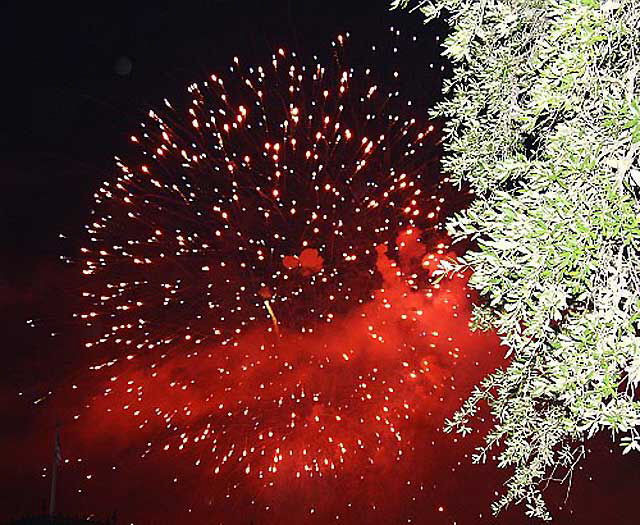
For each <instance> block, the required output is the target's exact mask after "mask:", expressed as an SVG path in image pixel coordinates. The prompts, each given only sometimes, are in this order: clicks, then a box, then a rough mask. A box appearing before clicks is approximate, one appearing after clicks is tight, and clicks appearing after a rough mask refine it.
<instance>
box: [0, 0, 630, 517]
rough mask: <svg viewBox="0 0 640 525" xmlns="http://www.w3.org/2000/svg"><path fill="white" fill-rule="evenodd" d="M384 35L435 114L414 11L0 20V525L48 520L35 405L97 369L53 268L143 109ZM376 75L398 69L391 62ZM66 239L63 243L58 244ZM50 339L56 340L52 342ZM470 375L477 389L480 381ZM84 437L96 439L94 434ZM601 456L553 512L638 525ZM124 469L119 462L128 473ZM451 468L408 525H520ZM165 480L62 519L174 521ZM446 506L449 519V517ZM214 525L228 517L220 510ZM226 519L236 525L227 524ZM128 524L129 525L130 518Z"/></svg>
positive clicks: (626, 474) (100, 8) (47, 437)
mask: <svg viewBox="0 0 640 525" xmlns="http://www.w3.org/2000/svg"><path fill="white" fill-rule="evenodd" d="M389 25H397V26H399V27H401V28H402V30H403V31H404V32H408V33H417V34H419V35H424V36H425V38H424V42H425V43H424V44H423V45H421V46H419V47H418V48H417V49H414V51H413V52H411V53H405V54H402V61H403V62H402V64H400V66H401V67H402V68H403V70H406V71H407V72H408V77H405V78H409V79H411V78H412V75H411V70H412V68H416V70H422V71H424V70H425V69H426V68H427V67H429V65H430V64H434V67H433V69H431V71H433V72H434V73H433V74H431V76H430V77H427V81H426V82H425V81H424V79H423V77H424V76H420V75H417V74H416V75H415V78H416V79H419V80H417V81H416V82H413V83H411V82H408V84H407V86H406V89H407V91H408V92H409V93H410V94H411V96H412V97H416V99H417V100H419V101H420V100H421V101H422V102H423V103H424V104H425V105H426V104H429V103H432V102H433V101H434V100H435V98H436V97H437V95H438V91H439V86H440V82H441V75H442V74H443V73H441V71H440V69H441V68H440V66H441V64H443V62H442V60H441V59H440V58H439V57H438V54H439V49H438V47H437V45H436V42H435V36H436V35H438V34H443V33H442V30H443V27H442V26H441V25H440V26H438V25H430V26H428V27H424V26H423V25H422V23H421V22H420V20H419V19H418V18H416V17H415V16H411V15H408V14H406V13H397V12H396V13H391V14H390V13H388V11H387V3H386V2H380V1H377V0H376V1H367V2H359V1H357V2H356V1H346V0H342V1H334V0H325V1H322V2H311V1H298V2H295V1H291V0H290V1H288V2H287V1H278V0H273V1H254V0H245V1H237V2H236V1H213V0H211V1H199V2H172V3H169V4H168V5H166V6H163V5H161V4H160V3H158V2H148V3H146V5H145V3H143V2H130V3H128V4H125V5H123V6H121V7H119V6H117V5H115V3H111V2H103V3H91V2H86V3H84V4H81V5H80V7H78V6H73V8H72V7H71V6H67V5H65V4H64V3H52V2H42V3H28V2H9V4H8V5H4V6H3V7H2V8H0V41H1V42H2V50H3V61H2V62H3V70H4V74H3V81H2V88H1V89H2V91H3V98H2V100H3V102H4V104H3V111H2V126H0V228H1V230H0V231H1V232H2V239H3V242H2V245H1V248H0V293H1V294H2V297H0V309H2V310H3V312H4V313H3V319H4V323H3V325H4V326H5V328H4V329H3V332H4V333H5V343H4V344H2V345H0V352H2V359H3V373H2V376H1V377H0V418H1V420H2V421H3V424H2V428H3V430H2V437H1V438H0V445H1V448H0V449H1V450H2V454H3V456H4V458H3V459H0V480H1V481H0V520H2V519H3V518H4V517H10V516H17V515H20V514H22V513H28V512H38V511H40V510H41V508H42V502H43V501H46V499H47V495H46V493H47V483H48V480H47V478H46V477H45V478H43V477H42V476H41V472H42V467H43V465H47V464H48V462H49V457H50V444H51V440H52V435H53V424H54V420H55V416H54V415H53V414H52V413H51V411H50V410H49V409H48V408H47V407H46V406H45V407H44V408H42V406H38V407H34V405H33V400H34V399H36V398H38V397H39V396H41V395H45V394H47V392H48V391H49V390H50V389H53V388H54V387H55V385H59V384H60V383H61V382H62V381H68V382H73V381H76V380H78V381H82V379H78V377H79V376H80V377H82V375H83V372H82V370H85V369H86V365H87V362H85V360H86V358H85V357H82V356H80V354H79V353H78V349H77V348H78V346H79V345H80V341H79V339H78V337H77V336H76V335H75V334H74V331H75V327H74V325H73V323H71V322H69V321H67V319H68V314H69V312H71V311H73V308H74V304H75V300H76V299H75V297H76V295H77V292H78V290H79V288H78V285H77V283H76V281H75V278H74V277H73V275H72V274H74V272H75V269H74V268H70V267H69V265H62V264H60V263H59V256H60V255H63V254H64V255H69V254H71V255H73V254H74V253H75V252H76V251H77V249H78V242H77V240H76V239H78V238H79V237H80V234H81V231H82V227H83V224H84V222H85V221H86V220H87V217H88V210H89V209H90V207H91V203H92V199H91V195H92V194H93V192H94V190H95V189H96V187H97V186H98V184H99V183H100V182H101V181H102V180H103V179H105V178H108V177H109V176H110V175H112V174H113V156H114V154H116V153H119V152H123V151H125V152H126V151H127V148H128V147H129V144H128V137H129V136H130V134H131V132H132V130H134V129H136V126H137V125H138V123H139V122H140V120H141V118H142V117H143V116H144V114H145V113H146V111H147V110H148V109H149V108H152V107H158V106H160V105H161V103H162V99H163V97H165V96H171V97H172V100H176V101H180V100H181V99H180V97H181V93H182V94H184V93H185V89H184V88H185V86H186V85H187V84H188V83H190V82H193V81H197V80H200V79H202V78H204V77H206V76H207V75H209V74H210V73H211V72H215V71H222V70H225V69H226V68H227V67H228V66H229V65H230V64H231V61H232V58H233V56H236V55H237V56H239V57H240V58H241V59H242V60H243V61H244V62H248V63H256V64H260V63H264V62H267V61H268V60H269V57H270V56H271V54H272V53H273V52H274V51H275V50H276V49H277V48H278V47H280V46H284V47H287V48H289V49H295V50H297V52H298V53H299V54H300V55H301V56H306V57H310V56H311V55H313V54H316V53H317V54H318V55H325V56H326V55H327V53H328V49H329V45H328V43H329V41H330V40H331V39H333V38H334V37H335V36H336V35H337V34H339V33H341V32H345V31H350V32H351V33H352V36H353V40H354V41H355V44H354V51H353V54H352V55H351V59H352V60H355V61H357V60H358V58H359V57H360V56H361V55H362V56H364V55H365V51H364V48H365V47H367V46H368V44H369V43H370V42H375V41H376V40H378V39H380V38H381V35H382V34H383V33H384V32H385V31H386V28H387V27H388V26H389ZM358 42H360V44H358ZM363 42H366V44H367V46H365V45H362V43H363ZM359 45H360V47H359ZM377 67H378V68H382V69H384V68H391V67H393V66H392V64H391V63H381V64H377ZM60 233H63V234H64V235H65V236H66V237H67V239H60V238H59V236H58V234H60ZM32 318H36V319H38V320H39V321H38V326H37V328H36V329H28V328H27V324H26V320H27V319H32ZM5 323H6V324H5ZM49 332H56V333H59V334H60V335H59V336H57V337H56V338H50V337H48V336H47V334H48V333H49ZM470 341H471V342H473V341H474V340H470ZM478 341H481V342H476V343H474V344H476V345H480V346H479V348H481V349H483V351H484V349H485V346H482V345H489V343H488V342H487V341H485V340H478ZM482 341H483V342H482ZM486 348H488V346H486ZM487 353H489V352H487ZM471 355H472V353H471V352H470V353H469V356H471ZM495 356H496V354H495V353H494V356H493V358H491V359H485V360H484V361H483V358H482V356H480V357H478V354H474V361H475V359H476V358H477V359H478V361H480V362H482V363H484V365H485V366H486V367H487V368H486V371H489V370H490V369H491V366H493V365H494V364H496V363H497V361H496V359H497V358H496V357H495ZM470 358H471V357H470ZM462 375H463V377H466V378H467V379H468V378H469V377H472V376H473V374H462ZM476 375H477V373H476ZM468 386H469V385H466V386H463V387H462V388H463V390H464V388H467V387H468ZM45 405H46V403H45ZM451 406H454V405H453V404H451ZM74 432H75V431H74V429H73V427H72V426H67V427H65V434H66V436H67V439H66V443H71V442H73V438H71V437H70V436H71V435H73V434H74ZM77 435H78V436H90V437H91V436H92V434H91V433H88V431H87V429H86V427H85V428H84V429H79V430H78V431H77ZM77 439H80V438H77ZM110 439H112V441H109V440H104V441H101V442H100V444H98V445H96V446H95V447H93V448H92V447H87V449H86V450H88V451H89V453H91V451H93V452H94V453H95V455H96V456H97V457H98V459H97V460H96V464H97V465H98V466H100V465H102V466H103V467H104V465H105V464H107V463H109V461H111V460H104V461H102V460H101V459H100V457H106V456H107V455H108V454H107V453H106V452H105V450H108V449H109V447H110V446H113V447H114V448H118V449H119V450H124V451H127V446H126V439H125V437H124V436H122V435H120V436H116V437H113V438H110ZM426 439H430V437H429V438H426ZM123 442H124V443H125V445H123ZM442 443H443V445H442V446H445V445H444V443H445V442H444V441H442ZM447 443H448V445H447V446H453V445H452V444H451V443H450V442H447ZM78 447H80V445H78ZM63 448H64V447H63ZM593 448H594V450H595V452H594V453H593V454H592V456H591V457H590V458H589V459H588V460H587V461H586V462H585V464H584V470H581V471H579V472H578V473H577V474H576V476H575V479H574V481H573V488H572V492H571V494H570V496H569V499H568V503H567V504H566V505H564V504H563V499H564V492H563V491H562V490H555V489H554V490H555V492H553V495H552V501H553V503H554V505H552V509H555V512H556V514H557V516H558V518H557V523H562V524H564V523H567V524H568V523H585V524H587V523H594V524H595V523H617V524H620V525H626V524H632V523H635V521H634V519H633V518H632V516H633V515H634V511H635V508H636V504H635V499H634V497H635V494H636V493H637V491H638V489H640V475H639V474H638V472H640V470H639V469H640V462H639V460H638V459H637V458H635V457H625V458H622V457H621V456H620V454H619V452H618V450H617V449H616V447H612V446H610V444H609V441H608V439H602V438H601V439H599V440H597V441H596V442H595V443H594V446H593ZM611 448H613V452H612V451H611ZM86 450H85V452H86ZM453 450H456V449H453ZM468 450H469V446H466V448H465V449H463V450H462V451H460V452H459V456H456V452H448V453H447V454H444V455H445V456H446V457H447V461H450V462H453V463H455V462H457V461H458V460H459V461H464V462H468V459H467V458H464V457H463V456H464V453H466V452H468ZM126 454H129V456H131V457H133V456H135V454H136V452H135V450H134V449H133V448H132V449H131V450H128V451H127V452H126ZM126 454H125V453H123V455H126ZM126 459H127V458H124V460H123V463H122V464H123V465H125V469H126V468H127V467H126V465H127V461H126ZM443 461H444V460H443ZM435 463H437V462H435V460H434V464H435ZM443 464H444V465H445V467H442V470H440V471H438V470H433V469H431V470H430V471H429V472H430V474H429V475H430V476H432V477H433V478H435V479H437V480H438V482H439V485H438V487H439V488H438V489H434V490H435V491H436V492H434V494H437V496H436V495H434V496H433V498H432V499H433V501H434V502H437V501H438V499H437V498H440V499H441V501H443V502H444V503H445V504H446V506H447V509H446V511H445V512H442V511H438V505H436V504H435V503H434V505H432V506H431V507H429V508H426V507H425V511H424V514H422V515H421V516H422V517H421V518H418V519H417V520H415V521H414V522H417V523H449V524H452V523H456V522H457V523H460V524H462V523H464V524H470V523H478V522H481V523H489V524H507V523H509V524H510V525H514V524H517V523H525V520H523V519H522V518H521V514H520V513H519V512H518V511H516V512H510V513H508V514H505V515H503V516H500V517H499V518H497V519H491V518H487V515H488V512H486V511H485V512H484V514H483V516H484V518H482V519H480V518H479V514H480V512H481V511H482V509H486V508H487V507H488V505H489V499H490V498H491V497H492V494H493V491H494V490H499V489H500V485H499V483H500V481H499V480H500V479H501V477H500V475H496V474H495V473H494V472H493V470H492V466H489V467H466V468H465V467H461V469H462V470H461V471H458V472H452V471H451V469H450V465H449V464H448V463H446V461H445V462H444V463H443ZM96 468H98V467H96ZM157 469H158V467H157V465H156V466H155V467H153V468H151V467H149V468H148V469H147V470H145V469H144V468H142V469H139V470H137V471H136V470H125V471H124V472H126V474H124V476H125V477H126V478H127V479H128V480H129V481H131V479H132V478H136V476H140V477H141V479H138V480H137V481H136V483H130V484H129V485H126V487H128V488H123V487H125V485H123V487H120V490H117V491H116V490H115V489H114V490H113V491H111V489H110V488H109V485H107V486H105V487H104V489H103V492H102V495H101V496H96V494H95V492H94V494H93V495H92V496H90V497H88V498H87V499H86V500H85V499H83V498H82V497H80V496H78V495H77V494H76V493H72V491H71V489H66V490H65V491H63V493H62V497H63V502H62V503H61V506H62V508H63V510H64V511H65V512H68V513H75V512H78V513H89V512H91V511H93V512H96V513H98V514H101V515H105V514H109V513H111V512H112V511H114V510H118V512H119V514H120V516H126V517H128V516H129V515H132V516H135V517H136V523H139V524H142V525H144V524H145V523H165V522H166V521H163V518H162V516H159V515H155V516H153V515H152V514H153V511H152V510H150V509H153V508H163V509H170V510H169V511H167V512H169V513H171V511H173V510H174V509H171V508H170V507H171V505H169V504H167V503H166V502H165V504H164V506H161V505H158V506H157V507H154V502H153V501H150V500H152V499H153V498H157V497H158V495H160V497H162V496H165V497H167V498H171V497H172V496H170V494H171V492H170V490H169V489H166V488H160V487H161V486H162V487H164V485H163V483H164V482H165V480H164V479H163V480H161V481H159V479H160V477H158V479H156V477H155V476H158V470H157ZM76 475H78V474H77V473H76ZM143 476H148V477H147V478H144V477H143ZM70 477H71V476H70ZM452 477H455V479H450V478H452ZM591 477H593V478H594V479H593V480H590V478H591ZM112 479H116V480H117V478H112ZM144 479H146V482H145V481H143V480H144ZM431 481H433V480H431ZM74 482H75V481H74ZM111 483H114V481H111ZM69 485H71V483H69ZM434 486H435V483H434ZM75 487H76V485H74V488H75ZM438 491H439V492H438ZM111 492H113V494H111ZM147 492H148V494H147ZM145 495H146V497H145ZM428 501H430V502H431V501H432V500H431V499H428ZM92 505H93V506H94V507H92V509H89V508H88V507H89V506H92ZM176 505H177V503H176ZM558 506H560V507H563V508H562V510H558ZM97 507H100V508H97ZM451 507H455V511H454V510H451V511H449V509H450V508H451ZM567 509H569V510H567ZM163 512H164V511H163ZM175 514H176V515H180V514H179V512H177V511H176V512H175ZM141 516H143V517H142V518H141ZM144 516H146V518H145V517H144ZM204 516H206V514H205V515H204ZM257 516H258V517H257V518H256V519H258V520H259V519H260V518H259V515H257ZM216 518H217V519H222V520H223V521H224V518H220V514H216ZM192 519H193V521H192V522H193V523H206V522H207V521H206V519H205V518H204V517H203V515H202V514H199V515H198V517H197V518H192ZM380 519H381V521H379V522H380V523H392V522H393V521H384V520H385V519H390V518H389V517H388V516H385V517H381V518H380ZM184 522H185V523H186V522H188V519H187V521H184ZM229 522H233V523H236V522H238V521H235V518H234V519H231V518H230V521H229ZM262 522H263V521H256V523H262ZM350 522H352V523H357V522H358V520H357V519H354V518H352V521H350ZM122 523H128V521H124V519H123V520H122ZM264 523H268V521H264Z"/></svg>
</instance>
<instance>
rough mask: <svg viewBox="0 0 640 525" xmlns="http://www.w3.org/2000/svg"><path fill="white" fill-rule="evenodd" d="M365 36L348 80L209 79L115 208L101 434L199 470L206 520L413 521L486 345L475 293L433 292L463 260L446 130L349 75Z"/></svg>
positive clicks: (130, 173)
mask: <svg viewBox="0 0 640 525" xmlns="http://www.w3.org/2000/svg"><path fill="white" fill-rule="evenodd" d="M344 41H345V38H343V37H338V39H337V41H336V42H335V43H334V45H335V48H336V50H337V54H336V56H337V57H338V58H337V59H336V60H335V61H334V62H332V63H331V64H329V65H327V66H323V65H321V64H319V63H316V64H313V65H311V66H305V65H302V63H301V62H300V61H299V60H298V59H297V58H296V57H295V54H293V53H287V52H285V51H284V50H282V49H280V50H278V52H277V53H276V54H274V55H273V60H272V62H271V63H270V64H269V65H268V66H265V67H257V68H245V67H242V66H241V65H240V63H239V60H238V59H234V66H233V67H232V68H231V73H230V74H229V75H228V76H227V78H224V79H223V78H222V77H220V76H216V75H212V76H211V77H210V78H209V79H207V80H206V81H205V82H202V83H200V84H193V85H191V86H190V87H189V90H188V91H189V94H190V98H191V102H190V105H189V106H188V108H187V109H186V110H184V111H183V110H174V108H173V107H172V105H171V104H170V103H169V102H166V106H167V109H166V110H164V111H163V112H162V114H161V113H160V112H155V111H151V112H149V119H148V121H146V122H144V123H142V125H141V129H140V131H139V132H138V133H136V134H135V135H133V136H132V137H131V141H132V143H133V146H134V152H133V153H131V154H129V155H128V156H127V158H126V160H125V159H124V158H118V159H117V165H118V167H119V169H120V170H121V173H120V175H119V176H118V177H117V178H116V179H115V180H109V181H106V182H104V183H103V185H102V186H101V187H100V189H99V190H98V191H97V192H96V195H95V199H96V208H95V211H94V216H93V218H92V220H91V224H90V225H88V227H87V231H88V234H89V242H88V243H87V247H86V248H83V249H82V253H83V272H84V274H85V275H86V276H87V283H86V289H85V292H84V297H85V298H86V300H87V301H88V303H90V307H88V309H87V311H86V312H84V313H82V314H79V316H80V317H81V318H82V319H83V320H85V321H86V324H87V326H88V327H89V328H90V330H91V331H92V332H93V333H95V337H94V338H92V339H91V340H90V341H89V342H87V343H86V346H87V347H88V348H90V349H91V350H92V352H95V355H96V356H100V357H99V358H98V357H96V359H97V360H98V359H99V361H97V362H96V364H95V366H93V367H92V368H93V369H94V371H96V372H97V373H98V374H100V375H99V376H98V377H107V378H108V380H107V381H106V385H107V386H106V387H105V388H104V389H103V390H102V391H101V393H100V394H99V395H96V396H93V397H92V399H91V401H90V403H89V405H90V407H91V408H90V410H89V411H87V414H86V415H84V416H83V418H84V419H86V420H88V421H92V422H93V423H92V425H98V424H101V422H100V423H99V422H98V420H99V419H100V418H101V417H102V415H103V414H105V413H110V414H112V415H113V417H118V425H119V426H118V428H119V429H120V430H119V431H120V432H123V433H126V436H127V439H126V441H127V443H128V445H127V447H129V448H130V447H131V446H132V444H133V446H134V447H135V443H142V444H144V445H141V446H140V447H139V450H140V452H141V454H142V456H143V457H145V458H149V457H150V456H152V457H154V458H155V460H156V461H159V462H162V461H166V462H167V463H169V459H163V458H168V457H169V455H173V456H176V455H180V457H181V460H180V463H181V466H180V467H179V468H175V465H174V466H173V467H172V468H174V469H175V470H176V471H179V472H180V481H182V482H183V483H184V484H185V485H186V486H188V487H190V488H189V492H190V498H188V500H189V505H198V504H199V502H202V503H203V504H206V505H208V507H207V508H208V509H209V512H210V513H211V514H210V515H211V516H212V519H217V520H219V521H223V522H233V523H235V522H238V523H243V522H244V523H246V522H247V520H246V517H245V516H230V515H229V514H228V509H229V505H232V503H231V502H236V504H241V505H243V506H246V505H249V504H250V505H249V506H251V508H253V509H254V510H252V511H251V512H253V514H251V515H252V516H253V515H255V516H263V515H264V513H267V515H270V514H271V513H273V512H276V513H277V512H281V513H284V514H280V515H279V516H280V518H282V516H284V515H285V514H286V515H289V516H298V518H296V519H303V518H302V516H304V519H305V520H307V519H311V517H316V518H321V519H323V520H326V519H329V518H331V519H334V517H335V516H338V517H340V516H343V518H344V517H346V516H348V515H352V518H353V519H356V518H357V517H358V516H360V517H362V516H364V514H363V513H366V512H374V513H377V512H378V511H379V509H380V508H382V507H384V506H391V507H394V508H395V507H402V506H403V505H404V503H403V501H404V500H403V499H402V498H400V499H395V498H390V496H391V495H394V494H396V495H399V494H402V495H403V498H404V499H405V500H406V499H407V485H409V486H410V488H411V490H410V491H409V492H410V493H411V494H412V495H413V496H415V494H417V493H420V492H421V491H423V490H424V486H425V477H426V474H425V473H426V472H428V470H429V468H430V467H429V466H428V464H427V463H429V462H427V463H424V462H423V461H421V460H419V458H421V457H424V456H425V455H426V452H425V450H426V445H425V443H423V442H422V440H423V439H424V436H425V435H426V431H427V430H429V429H430V430H431V431H432V430H433V429H434V428H436V427H437V426H438V425H440V424H441V422H442V418H441V417H440V418H439V417H435V416H434V413H435V412H442V409H441V408H437V409H436V407H437V406H441V405H442V404H443V401H444V394H443V391H444V389H445V388H446V389H450V388H453V386H452V382H453V373H452V367H453V366H454V365H455V362H456V359H457V358H458V357H460V355H461V350H460V344H461V343H460V340H461V338H464V337H468V336H467V335H465V333H466V332H464V331H463V334H462V335H460V334H456V336H455V337H454V335H453V334H452V331H451V322H452V321H454V320H455V319H456V318H458V315H459V313H461V314H464V312H459V311H458V308H461V309H462V306H461V303H462V304H464V303H465V302H466V297H465V294H466V289H465V287H464V279H463V278H460V279H454V280H453V281H451V282H447V283H446V285H443V287H442V288H440V285H438V284H433V282H432V281H431V279H430V273H431V271H432V270H433V269H434V267H435V265H436V264H437V261H438V259H439V258H440V257H443V256H445V255H447V250H448V243H447V240H446V237H445V235H444V234H443V233H442V232H441V227H440V223H439V220H440V212H441V208H442V206H443V203H444V197H443V193H442V191H443V190H442V187H441V183H442V182H441V181H439V180H438V176H437V173H434V168H435V160H436V154H435V151H436V150H435V145H436V142H437V140H436V139H435V138H434V137H433V135H434V133H433V131H434V127H433V125H432V124H431V123H429V122H428V121H427V120H426V119H425V118H424V115H422V114H420V112H417V113H416V112H415V111H414V109H415V108H414V107H413V106H412V104H411V102H410V101H408V100H407V99H406V98H404V97H403V96H401V95H400V94H399V93H400V86H401V79H400V78H399V75H398V74H397V73H395V72H394V71H393V70H388V71H386V72H384V73H383V74H379V73H376V72H374V71H373V70H371V69H369V68H366V67H363V68H362V69H355V68H353V67H349V66H347V65H345V64H344V63H343V60H342V58H341V57H342V53H341V51H340V50H341V48H342V45H343V43H344ZM448 255H453V254H452V253H450V252H449V253H448ZM463 317H464V315H463ZM460 322H461V323H463V324H464V321H462V320H461V321H460ZM465 327H466V326H465ZM104 374H106V376H105V375H104ZM456 400H457V396H456ZM450 406H451V405H450ZM121 416H126V417H121ZM93 430H95V429H93ZM105 432H107V433H108V432H109V429H108V428H106V429H105ZM171 463H172V464H173V462H171ZM185 465H189V466H193V469H191V470H192V471H187V470H186V469H185V468H184V466H185ZM196 472H197V473H200V474H196ZM390 472H393V473H394V476H397V480H400V481H401V482H397V480H396V481H394V482H391V481H390V480H387V481H386V482H385V479H386V478H385V476H387V475H388V474H389V473H390ZM176 479H177V478H176ZM196 479H197V480H198V481H197V482H196V481H194V480H196ZM385 483H386V484H385ZM203 487H204V488H203ZM381 488H382V491H381V490H380V489H381ZM414 500H415V497H414ZM205 502H206V503H205ZM277 509H280V510H277ZM283 509H284V510H283ZM407 509H408V507H407V508H405V509H404V510H402V511H398V512H399V514H397V517H400V516H403V517H406V516H408V515H410V513H411V512H413V511H410V510H407ZM354 516H355V517H354ZM280 518H278V519H280ZM356 521H357V520H356ZM298 522H300V521H298Z"/></svg>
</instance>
